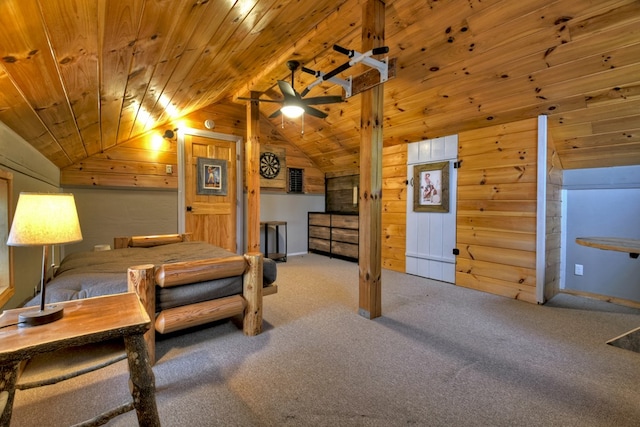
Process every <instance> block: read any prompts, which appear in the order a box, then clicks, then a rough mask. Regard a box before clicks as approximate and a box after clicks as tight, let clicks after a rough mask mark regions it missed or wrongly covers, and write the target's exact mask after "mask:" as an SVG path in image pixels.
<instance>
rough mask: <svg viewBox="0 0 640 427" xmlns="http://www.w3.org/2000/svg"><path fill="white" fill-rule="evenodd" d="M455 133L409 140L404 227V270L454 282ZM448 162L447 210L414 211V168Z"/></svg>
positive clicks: (456, 143) (416, 187)
mask: <svg viewBox="0 0 640 427" xmlns="http://www.w3.org/2000/svg"><path fill="white" fill-rule="evenodd" d="M457 153H458V137H457V135H450V136H446V137H443V138H436V139H428V140H424V141H420V142H414V143H410V144H409V146H408V153H407V180H408V182H410V183H412V184H411V185H409V186H408V187H407V230H406V234H407V237H406V239H407V240H406V248H407V249H406V250H407V251H406V272H407V273H409V274H414V275H416V276H421V277H427V278H429V279H435V280H440V281H443V282H449V283H455V279H456V268H455V267H456V257H455V255H454V254H453V249H454V248H455V247H456V246H455V245H456V209H457V207H456V198H457V197H456V194H457V193H456V191H457V176H458V175H457V169H455V168H454V167H453V162H454V161H455V160H456V158H457ZM442 162H448V163H449V165H448V169H449V181H448V191H449V203H448V205H449V207H448V212H414V210H413V199H414V197H413V193H414V191H420V190H419V189H420V183H418V182H413V181H414V178H413V169H414V167H416V166H418V165H425V164H426V165H428V164H429V163H442Z"/></svg>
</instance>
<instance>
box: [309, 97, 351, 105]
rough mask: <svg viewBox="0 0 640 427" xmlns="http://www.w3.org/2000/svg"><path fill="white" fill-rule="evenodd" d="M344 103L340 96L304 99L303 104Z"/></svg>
mask: <svg viewBox="0 0 640 427" xmlns="http://www.w3.org/2000/svg"><path fill="white" fill-rule="evenodd" d="M342 101H344V99H342V97H341V96H338V95H327V96H315V97H313V98H303V99H302V102H304V103H305V104H306V105H320V104H334V103H337V102H342Z"/></svg>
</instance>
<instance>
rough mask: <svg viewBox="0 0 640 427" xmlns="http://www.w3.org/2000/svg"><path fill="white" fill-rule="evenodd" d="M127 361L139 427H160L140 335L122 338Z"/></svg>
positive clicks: (143, 342)
mask: <svg viewBox="0 0 640 427" xmlns="http://www.w3.org/2000/svg"><path fill="white" fill-rule="evenodd" d="M124 344H125V348H126V350H127V360H128V361H129V382H130V386H131V396H132V397H133V406H134V407H135V408H136V413H137V415H138V424H139V425H141V426H151V427H155V426H160V418H159V417H158V407H157V406H156V385H155V376H154V375H153V370H152V369H151V364H150V363H149V353H148V352H147V345H146V344H145V341H144V338H143V336H142V335H130V336H126V337H125V338H124Z"/></svg>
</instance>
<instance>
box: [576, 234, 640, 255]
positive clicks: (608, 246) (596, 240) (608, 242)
mask: <svg viewBox="0 0 640 427" xmlns="http://www.w3.org/2000/svg"><path fill="white" fill-rule="evenodd" d="M576 243H577V244H579V245H582V246H589V247H591V248H598V249H604V250H608V251H618V252H627V253H628V254H629V256H630V257H631V258H638V254H640V239H625V238H623V237H578V238H576Z"/></svg>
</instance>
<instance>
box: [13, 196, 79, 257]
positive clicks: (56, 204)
mask: <svg viewBox="0 0 640 427" xmlns="http://www.w3.org/2000/svg"><path fill="white" fill-rule="evenodd" d="M81 240H82V232H81V231H80V222H79V221H78V212H77V211H76V202H75V199H74V197H73V194H66V193H55V194H47V193H20V197H19V198H18V205H17V206H16V212H15V214H14V216H13V223H12V224H11V231H10V232H9V238H8V239H7V245H9V246H39V245H56V244H61V243H74V242H79V241H81Z"/></svg>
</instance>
